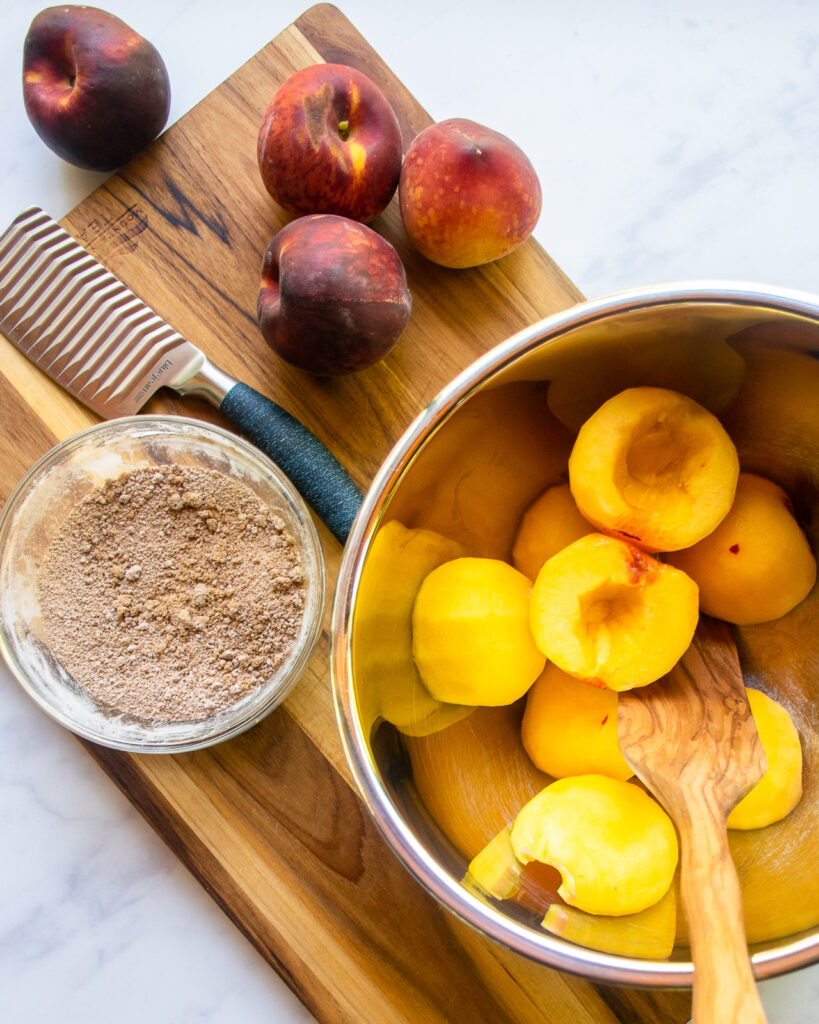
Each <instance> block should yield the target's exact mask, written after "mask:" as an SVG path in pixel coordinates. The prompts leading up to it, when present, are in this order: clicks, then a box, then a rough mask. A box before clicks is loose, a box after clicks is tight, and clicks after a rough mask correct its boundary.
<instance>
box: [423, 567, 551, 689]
mask: <svg viewBox="0 0 819 1024" xmlns="http://www.w3.org/2000/svg"><path fill="white" fill-rule="evenodd" d="M531 586H532V584H531V581H530V580H529V579H528V578H527V577H526V576H524V575H523V573H521V572H518V571H517V569H514V568H513V567H512V566H511V565H508V564H507V563H506V562H501V561H499V560H498V559H493V558H456V559H453V560H452V561H450V562H446V563H444V564H443V565H441V566H439V567H438V568H437V569H433V571H432V572H431V573H430V574H429V575H428V576H427V577H426V579H425V580H424V582H423V583H422V584H421V587H420V589H419V591H418V595H417V596H416V598H415V604H414V607H413V615H412V629H413V648H412V649H413V657H414V658H415V664H416V666H417V668H418V672H419V673H420V676H421V681H422V682H423V684H424V686H425V687H426V688H427V690H429V692H430V693H431V694H432V696H433V697H435V698H436V699H437V700H441V701H446V702H447V703H452V704H465V705H470V706H471V705H483V706H490V707H495V706H499V705H504V704H511V703H512V702H513V701H516V700H518V698H520V697H522V696H523V694H524V693H525V692H526V691H527V690H528V689H529V687H530V686H531V685H532V683H533V682H534V681H535V679H537V677H538V676H539V675H540V673H541V672H542V670H543V666H544V664H545V662H546V659H545V658H544V657H543V655H542V654H541V653H540V651H539V650H538V649H537V647H536V646H535V643H534V640H533V638H532V634H531V631H530V628H529V592H530V590H531Z"/></svg>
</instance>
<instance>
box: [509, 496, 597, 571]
mask: <svg viewBox="0 0 819 1024" xmlns="http://www.w3.org/2000/svg"><path fill="white" fill-rule="evenodd" d="M593 532H594V527H593V526H592V525H591V523H590V522H589V521H588V520H587V519H584V518H583V516H581V514H580V512H579V511H578V508H577V503H576V502H575V500H574V498H573V497H572V492H571V490H570V489H569V485H568V484H557V485H556V486H554V487H550V488H549V489H548V490H546V491H544V493H543V494H541V495H540V497H539V498H538V499H537V500H536V501H534V502H533V503H532V504H531V505H530V506H529V508H528V509H527V510H526V512H524V514H523V518H522V519H521V521H520V526H519V527H518V532H517V534H516V536H515V543H514V546H513V548H512V562H513V564H514V566H515V568H516V569H520V571H521V572H522V573H523V574H524V575H525V576H528V577H529V579H532V580H533V579H534V578H535V577H536V576H537V574H538V572H539V571H540V567H541V566H542V565H543V563H544V562H546V561H547V560H548V559H550V558H551V557H552V555H556V554H557V553H558V551H562V549H563V548H565V547H568V545H569V544H571V543H572V541H575V540H577V539H578V538H579V537H583V536H585V535H586V534H587V533H593Z"/></svg>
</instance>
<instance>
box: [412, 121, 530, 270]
mask: <svg viewBox="0 0 819 1024" xmlns="http://www.w3.org/2000/svg"><path fill="white" fill-rule="evenodd" d="M399 198H400V203H401V216H402V218H403V221H404V226H405V228H406V230H407V234H408V235H409V237H410V239H411V241H412V243H413V245H414V246H415V247H416V248H417V249H418V251H419V252H421V253H422V254H423V255H424V256H426V257H427V259H429V260H432V261H433V262H434V263H439V264H441V265H442V266H445V267H475V266H478V265H479V264H481V263H489V262H491V261H492V260H496V259H499V258H500V257H501V256H505V255H506V254H507V253H510V252H511V251H512V250H513V249H516V248H517V247H518V246H519V245H521V243H523V242H525V241H526V239H527V238H528V237H529V235H530V234H531V233H532V230H533V229H534V227H535V224H537V220H538V217H539V216H540V208H541V202H542V197H541V190H540V183H539V181H538V178H537V174H536V173H535V170H534V168H533V167H532V165H531V163H530V162H529V160H528V159H527V157H526V155H525V154H524V153H523V152H522V151H521V150H520V149H519V148H518V147H517V146H516V145H515V143H514V142H512V141H511V140H510V139H508V138H506V136H505V135H501V134H500V133H499V132H495V131H492V130H491V129H490V128H484V127H483V126H482V125H479V124H476V123H475V122H474V121H468V120H465V119H463V118H454V119H453V120H450V121H442V122H441V123H440V124H433V125H430V126H429V127H428V128H425V129H424V130H423V131H422V132H421V133H420V134H419V135H417V136H416V138H415V139H414V141H413V142H412V144H411V145H410V147H409V149H408V150H407V155H406V157H405V158H404V165H403V167H402V169H401V180H400V183H399Z"/></svg>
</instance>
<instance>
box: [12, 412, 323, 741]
mask: <svg viewBox="0 0 819 1024" xmlns="http://www.w3.org/2000/svg"><path fill="white" fill-rule="evenodd" d="M175 464H184V465H185V466H191V467H195V468H203V469H208V470H216V471H218V472H220V473H221V474H223V475H225V476H227V477H229V478H230V479H232V480H234V481H237V482H241V483H242V484H244V485H246V487H248V488H249V489H250V491H251V492H252V493H253V494H255V496H256V497H257V498H258V499H259V500H260V501H261V502H262V503H263V504H264V506H265V507H266V508H268V509H269V510H271V511H272V512H274V513H275V514H276V515H278V516H279V517H280V518H281V519H282V520H283V521H284V524H285V525H284V531H285V532H286V533H288V534H289V535H290V537H291V538H292V540H293V546H294V549H295V551H297V552H298V554H299V556H300V559H301V566H302V571H303V579H304V605H303V615H302V618H301V624H300V626H299V628H298V633H297V636H296V639H295V641H294V643H293V645H292V647H291V648H290V650H289V652H288V653H286V655H285V656H284V658H283V660H282V661H281V663H280V664H279V665H278V667H276V668H275V669H274V670H273V672H272V674H271V675H270V676H269V677H268V678H267V679H266V680H264V681H263V682H262V683H261V684H260V685H258V686H257V687H256V688H255V689H254V690H252V691H251V692H249V693H247V695H246V696H243V697H240V698H239V699H237V702H236V703H234V704H231V705H230V706H228V707H224V708H222V709H221V710H219V711H215V712H213V713H212V714H210V715H209V716H208V717H203V718H201V719H198V720H195V721H193V720H191V721H158V720H147V719H139V718H136V717H135V716H134V715H132V714H129V713H125V712H123V711H121V710H118V709H117V708H116V707H112V706H108V705H106V704H103V703H102V702H101V701H99V700H97V699H95V698H94V697H93V696H92V695H91V693H90V692H89V690H87V689H86V688H84V687H83V686H82V685H80V684H79V683H78V682H77V681H76V680H75V679H74V678H73V677H72V675H71V674H70V673H69V672H68V671H67V670H66V668H65V667H64V666H63V665H62V664H61V663H60V661H59V660H58V658H57V657H56V655H55V654H54V652H53V651H52V650H51V649H50V647H49V645H48V643H47V642H46V640H45V629H44V624H43V616H42V609H41V606H40V595H39V591H38V584H37V577H38V572H39V567H40V565H41V564H42V563H43V559H44V557H45V554H46V552H47V551H48V549H49V546H50V544H51V542H52V540H53V539H54V537H55V536H56V534H57V532H58V531H59V529H60V527H61V526H62V525H63V523H64V522H65V520H66V517H67V516H68V515H69V513H70V512H71V511H72V509H74V508H75V507H76V506H77V504H78V503H79V502H80V501H82V499H83V498H85V497H86V496H87V495H90V494H93V493H95V492H98V491H99V488H100V485H101V484H103V483H104V482H106V481H110V480H114V479H116V478H117V477H119V476H121V475H122V474H123V473H124V472H126V471H130V470H136V469H142V468H153V467H162V466H168V465H175ZM324 590H325V579H324V560H323V556H322V551H321V546H320V543H319V539H318V535H317V533H316V529H315V527H314V525H313V521H312V519H311V517H310V514H309V512H308V510H307V507H306V505H305V504H304V502H303V500H302V499H301V497H300V496H299V494H298V493H297V492H296V490H295V489H294V487H293V485H292V484H291V483H290V481H289V480H288V478H287V477H286V476H285V475H284V474H283V473H282V471H281V470H280V469H279V468H278V467H277V466H276V465H275V464H274V463H273V462H271V461H270V459H268V458H267V457H266V456H265V455H263V454H262V453H261V452H260V451H258V449H256V448H254V447H252V446H251V445H250V444H248V443H247V442H246V441H244V440H242V439H241V438H240V437H237V436H236V435H234V434H231V433H228V432H227V431H225V430H222V429H220V428H219V427H215V426H212V425H210V424H207V423H203V422H200V421H196V420H192V419H187V418H183V417H177V416H147V415H143V416H131V417H125V418H122V419H117V420H109V421H107V422H104V423H100V424H97V425H95V426H93V427H89V428H88V429H87V430H83V431H81V432H80V433H78V434H75V435H74V436H73V437H71V438H69V439H68V440H66V441H64V442H62V443H61V444H59V445H57V446H56V447H55V448H53V449H52V450H51V451H50V452H48V453H47V454H46V455H44V456H43V458H41V459H40V460H39V461H38V462H37V463H36V464H35V465H34V466H32V468H31V469H30V470H29V471H28V473H26V475H25V477H24V478H23V479H22V480H21V481H20V483H19V484H18V486H17V488H16V489H15V491H14V492H13V494H12V495H11V496H10V498H9V500H8V502H7V503H6V505H5V508H4V509H3V512H2V516H0V651H2V654H3V656H4V658H5V660H6V662H7V664H8V665H9V667H10V669H11V671H12V673H13V674H14V675H15V677H16V678H17V680H18V681H19V683H20V685H21V686H22V687H23V689H24V690H25V691H26V692H27V693H28V694H29V696H30V697H31V698H32V699H33V700H34V701H35V702H36V703H37V704H39V705H40V707H41V708H42V709H43V710H44V711H46V712H47V713H48V714H49V715H51V717H52V718H54V719H56V720H57V721H58V722H59V723H60V724H61V725H64V726H65V727H66V728H68V729H70V730H71V731H72V732H74V733H76V734H77V735H79V736H82V737H84V738H85V739H87V740H91V741H93V742H94V743H99V744H102V745H103V746H107V747H114V748H116V749H119V750H128V751H131V752H135V753H179V752H181V751H186V750H195V749H198V748H200V747H206V746H210V745H212V744H214V743H219V742H221V741H223V740H226V739H229V738H231V737H233V736H236V735H238V734H239V733H241V732H244V731H245V730H246V729H249V728H250V727H251V726H253V725H255V724H256V723H257V722H259V721H261V719H262V718H264V716H265V715H267V714H268V713H269V712H270V711H272V710H273V709H274V708H275V707H277V706H278V705H279V704H281V702H282V701H283V700H284V699H285V697H286V696H287V695H288V693H289V692H290V690H291V689H292V688H293V686H294V685H295V683H296V681H297V680H298V678H299V676H300V674H301V672H302V671H303V670H304V668H305V666H306V664H307V662H308V660H309V658H310V656H311V654H312V652H313V649H314V647H315V644H316V641H317V639H318V636H319V633H320V630H321V624H322V617H323V611H324ZM78 597H79V595H78ZM168 717H169V718H170V717H172V716H168Z"/></svg>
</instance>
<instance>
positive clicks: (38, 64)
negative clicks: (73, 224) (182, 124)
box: [23, 6, 170, 171]
mask: <svg viewBox="0 0 819 1024" xmlns="http://www.w3.org/2000/svg"><path fill="white" fill-rule="evenodd" d="M23 100H24V103H25V108H26V113H27V114H28V117H29V120H30V121H31V123H32V125H33V126H34V129H35V131H36V132H37V134H38V135H39V136H40V138H41V139H42V140H43V142H45V144H46V145H47V146H48V147H49V148H50V149H52V150H53V151H54V152H55V153H56V154H57V155H58V156H60V157H62V159H63V160H66V161H68V162H69V163H71V164H75V165H76V166H77V167H83V168H86V169H89V170H96V171H111V170H114V169H115V168H117V167H121V166H122V165H123V164H125V163H127V162H128V161H129V160H130V159H131V158H132V157H134V156H136V154H137V153H138V152H139V151H140V150H141V149H144V147H145V146H147V145H148V143H149V142H151V141H152V140H153V139H154V138H155V137H156V136H157V135H158V134H159V133H160V132H161V131H162V129H163V127H164V126H165V122H166V121H167V119H168V111H169V109H170V83H169V81H168V72H167V69H166V68H165V63H164V61H163V60H162V58H161V57H160V55H159V53H158V52H157V50H156V48H155V47H154V46H152V45H151V43H149V42H148V40H147V39H143V38H142V36H140V35H138V33H136V32H135V31H134V30H133V29H132V28H130V27H129V26H128V25H126V24H125V22H124V21H120V19H119V18H116V17H114V15H113V14H108V13H107V12H106V11H100V10H97V9H96V8H94V7H76V6H66V7H48V8H46V10H44V11H41V12H40V13H39V14H38V15H37V16H36V17H35V18H34V20H33V21H32V23H31V26H30V28H29V30H28V34H27V35H26V39H25V44H24V47H23Z"/></svg>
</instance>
